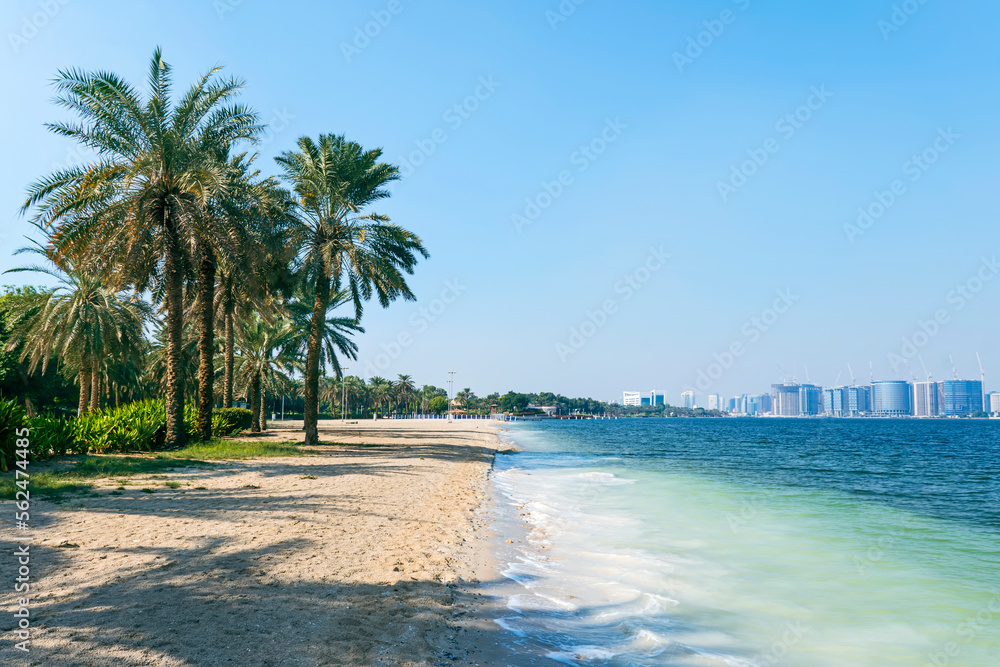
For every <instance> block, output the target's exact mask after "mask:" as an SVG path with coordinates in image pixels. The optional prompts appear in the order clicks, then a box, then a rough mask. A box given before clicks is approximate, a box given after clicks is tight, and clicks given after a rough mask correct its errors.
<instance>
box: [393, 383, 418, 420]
mask: <svg viewBox="0 0 1000 667" xmlns="http://www.w3.org/2000/svg"><path fill="white" fill-rule="evenodd" d="M396 380H397V381H396V395H397V396H398V397H399V402H400V403H402V404H403V406H404V407H403V412H409V411H410V401H412V400H413V398H414V396H416V387H415V386H414V384H413V377H412V376H410V375H400V376H399V377H398V378H396Z"/></svg>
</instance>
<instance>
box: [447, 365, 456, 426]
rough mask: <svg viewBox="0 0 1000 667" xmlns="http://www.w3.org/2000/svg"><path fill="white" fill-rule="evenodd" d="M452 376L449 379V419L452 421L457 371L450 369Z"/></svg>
mask: <svg viewBox="0 0 1000 667" xmlns="http://www.w3.org/2000/svg"><path fill="white" fill-rule="evenodd" d="M448 375H450V376H451V377H450V378H449V379H448V421H449V422H450V421H452V414H451V401H452V397H453V396H454V395H455V371H448Z"/></svg>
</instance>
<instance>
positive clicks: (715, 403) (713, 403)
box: [708, 394, 722, 410]
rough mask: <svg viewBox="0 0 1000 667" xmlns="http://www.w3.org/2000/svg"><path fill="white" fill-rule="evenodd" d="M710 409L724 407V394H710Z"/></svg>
mask: <svg viewBox="0 0 1000 667" xmlns="http://www.w3.org/2000/svg"><path fill="white" fill-rule="evenodd" d="M708 409H709V410H721V409H722V396H720V395H718V394H709V395H708Z"/></svg>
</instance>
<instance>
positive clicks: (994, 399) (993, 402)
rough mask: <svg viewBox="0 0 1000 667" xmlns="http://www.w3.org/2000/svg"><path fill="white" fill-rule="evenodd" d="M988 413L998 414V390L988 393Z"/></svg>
mask: <svg viewBox="0 0 1000 667" xmlns="http://www.w3.org/2000/svg"><path fill="white" fill-rule="evenodd" d="M989 400H990V414H991V415H1000V391H994V392H993V393H991V394H990V395H989Z"/></svg>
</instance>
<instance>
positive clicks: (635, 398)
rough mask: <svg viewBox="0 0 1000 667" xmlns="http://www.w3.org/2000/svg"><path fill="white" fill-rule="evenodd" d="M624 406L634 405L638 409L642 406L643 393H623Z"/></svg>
mask: <svg viewBox="0 0 1000 667" xmlns="http://www.w3.org/2000/svg"><path fill="white" fill-rule="evenodd" d="M622 405H624V406H626V407H628V406H630V405H634V406H636V407H638V406H640V405H642V392H641V391H623V392H622Z"/></svg>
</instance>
